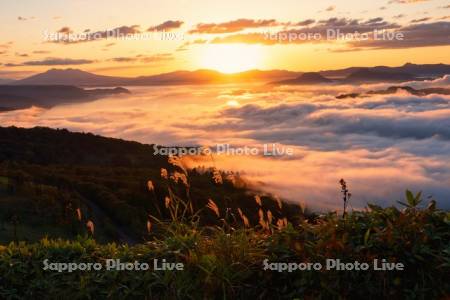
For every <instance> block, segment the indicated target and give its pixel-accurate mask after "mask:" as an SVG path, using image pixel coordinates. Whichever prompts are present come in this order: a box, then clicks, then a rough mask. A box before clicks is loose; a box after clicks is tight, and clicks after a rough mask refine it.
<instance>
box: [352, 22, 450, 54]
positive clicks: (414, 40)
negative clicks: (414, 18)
mask: <svg viewBox="0 0 450 300" xmlns="http://www.w3.org/2000/svg"><path fill="white" fill-rule="evenodd" d="M394 33H401V34H402V35H403V36H404V38H403V39H393V40H389V39H384V40H383V39H378V40H375V39H369V40H366V41H352V42H350V43H349V44H350V46H351V47H353V48H358V47H363V48H371V49H395V48H413V47H429V46H445V45H450V39H449V36H450V22H445V21H440V22H434V23H421V24H412V25H408V26H404V27H401V28H398V29H396V30H395V31H394Z"/></svg>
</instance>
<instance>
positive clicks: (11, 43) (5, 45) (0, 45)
mask: <svg viewBox="0 0 450 300" xmlns="http://www.w3.org/2000/svg"><path fill="white" fill-rule="evenodd" d="M13 44H14V42H7V43H3V44H0V49H9V48H11V47H12V45H13Z"/></svg>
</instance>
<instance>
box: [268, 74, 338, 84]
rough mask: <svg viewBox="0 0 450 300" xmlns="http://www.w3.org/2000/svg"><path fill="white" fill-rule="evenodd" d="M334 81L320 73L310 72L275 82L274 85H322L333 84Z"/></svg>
mask: <svg viewBox="0 0 450 300" xmlns="http://www.w3.org/2000/svg"><path fill="white" fill-rule="evenodd" d="M331 82H332V80H330V79H328V78H325V77H323V76H322V75H320V74H319V73H315V72H308V73H303V74H302V75H300V76H298V77H297V78H294V79H288V80H282V81H277V82H274V83H273V84H300V85H301V84H322V83H331Z"/></svg>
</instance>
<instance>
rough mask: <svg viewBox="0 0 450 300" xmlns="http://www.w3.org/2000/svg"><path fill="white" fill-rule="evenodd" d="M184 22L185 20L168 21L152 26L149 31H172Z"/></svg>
mask: <svg viewBox="0 0 450 300" xmlns="http://www.w3.org/2000/svg"><path fill="white" fill-rule="evenodd" d="M183 24H184V22H183V21H172V20H169V21H166V22H164V23H161V24H159V25H157V26H152V27H150V28H148V29H147V31H171V30H173V29H178V28H180V27H181V26H182V25H183Z"/></svg>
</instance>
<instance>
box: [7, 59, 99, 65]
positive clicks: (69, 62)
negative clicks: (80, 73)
mask: <svg viewBox="0 0 450 300" xmlns="http://www.w3.org/2000/svg"><path fill="white" fill-rule="evenodd" d="M93 62H94V61H93V60H89V59H71V58H51V57H50V58H46V59H44V60H32V61H26V62H23V63H20V64H6V65H5V66H8V67H19V66H68V65H85V64H91V63H93Z"/></svg>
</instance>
